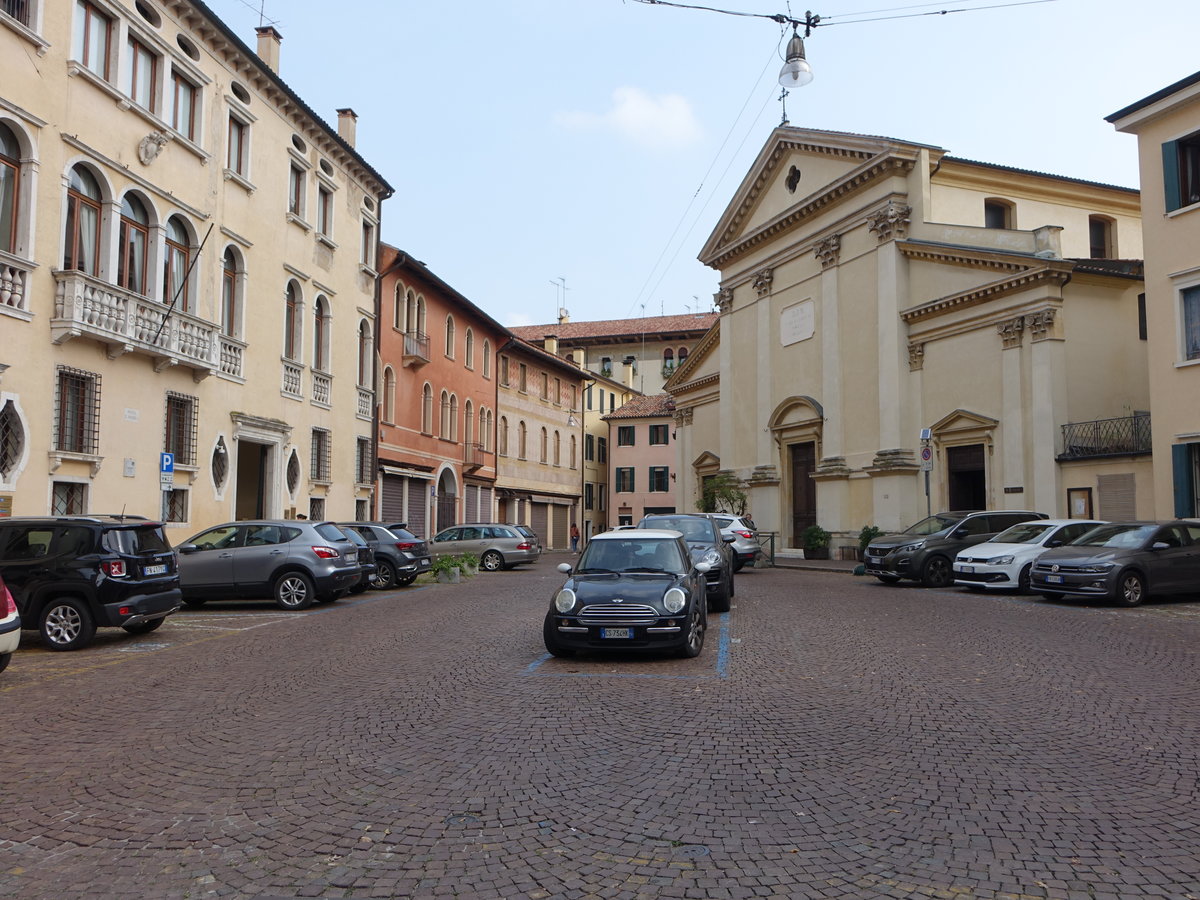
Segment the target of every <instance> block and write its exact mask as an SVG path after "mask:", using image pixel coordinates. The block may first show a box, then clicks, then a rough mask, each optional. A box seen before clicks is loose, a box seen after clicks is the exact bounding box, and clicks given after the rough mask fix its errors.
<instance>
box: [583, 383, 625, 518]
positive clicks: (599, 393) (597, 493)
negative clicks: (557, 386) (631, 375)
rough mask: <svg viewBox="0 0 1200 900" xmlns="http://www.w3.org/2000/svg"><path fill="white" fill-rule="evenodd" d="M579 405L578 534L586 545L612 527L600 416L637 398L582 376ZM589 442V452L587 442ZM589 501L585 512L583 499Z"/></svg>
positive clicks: (603, 424) (606, 438)
mask: <svg viewBox="0 0 1200 900" xmlns="http://www.w3.org/2000/svg"><path fill="white" fill-rule="evenodd" d="M585 377H586V378H587V380H586V381H585V382H584V384H583V389H582V394H581V402H582V406H583V432H584V437H583V441H584V445H583V446H584V451H583V485H584V487H583V490H584V500H583V503H582V512H581V513H580V517H581V520H580V523H579V530H580V534H581V536H582V537H583V539H584V540H585V541H586V540H587V539H588V538H590V537H591V536H592V535H593V534H599V533H600V532H602V531H607V530H608V529H609V528H611V527H612V526H613V525H614V524H615V523H616V516H615V514H614V513H613V512H612V485H611V484H610V483H609V480H608V456H609V434H608V422H607V421H606V420H605V419H604V416H606V415H608V414H609V413H611V412H613V411H614V410H616V409H619V408H620V407H621V406H623V405H624V404H625V403H626V402H627V401H628V400H629V399H630V398H631V397H635V396H640V395H639V394H637V393H636V392H635V391H633V390H632V389H630V388H629V387H628V386H627V385H623V384H619V383H617V382H615V381H612V380H610V379H606V378H600V377H598V376H596V375H595V374H594V373H593V374H591V375H585ZM589 436H590V438H591V451H590V454H589V450H588V446H589V444H588V438H589ZM589 485H590V492H591V497H592V503H591V508H590V509H589V508H588V504H587V496H588V492H589Z"/></svg>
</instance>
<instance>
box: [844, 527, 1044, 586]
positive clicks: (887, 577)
mask: <svg viewBox="0 0 1200 900" xmlns="http://www.w3.org/2000/svg"><path fill="white" fill-rule="evenodd" d="M1045 518H1048V516H1047V515H1046V514H1045V513H1039V512H1030V511H1029V510H1002V511H995V512H989V511H987V510H970V511H956V512H942V513H937V514H936V515H932V516H928V517H927V518H924V519H922V520H921V521H920V522H917V523H916V524H915V525H911V526H909V527H908V528H906V529H905V530H904V531H902V532H901V533H899V534H885V535H881V536H879V537H876V538H873V539H872V540H871V543H870V545H869V546H868V547H867V552H866V556H865V558H864V560H863V563H864V568H865V569H866V573H867V574H868V575H874V576H875V577H876V578H878V579H879V580H880V581H882V582H884V583H885V584H895V583H896V582H897V581H899V580H900V579H901V578H908V579H911V580H913V581H919V582H921V584H923V585H925V587H937V588H940V587H949V586H950V585H951V584H953V583H954V557H956V556H957V555H958V551H960V550H964V549H966V548H967V547H970V546H971V545H973V544H981V543H983V542H984V541H987V540H991V539H992V538H994V537H995V536H996V535H998V534H999V533H1000V532H1002V531H1004V530H1006V529H1008V528H1011V527H1012V526H1013V525H1019V524H1020V523H1022V522H1028V521H1030V520H1031V519H1045Z"/></svg>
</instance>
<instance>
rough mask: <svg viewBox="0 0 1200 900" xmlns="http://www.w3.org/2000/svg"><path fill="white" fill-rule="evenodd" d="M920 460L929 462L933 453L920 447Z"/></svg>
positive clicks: (926, 448)
mask: <svg viewBox="0 0 1200 900" xmlns="http://www.w3.org/2000/svg"><path fill="white" fill-rule="evenodd" d="M921 459H922V460H924V461H925V462H929V460H931V459H933V451H932V450H930V449H929V448H928V447H922V448H921Z"/></svg>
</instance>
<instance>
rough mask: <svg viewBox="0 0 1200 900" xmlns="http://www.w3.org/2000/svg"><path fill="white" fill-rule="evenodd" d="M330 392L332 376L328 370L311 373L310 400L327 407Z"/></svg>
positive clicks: (331, 389)
mask: <svg viewBox="0 0 1200 900" xmlns="http://www.w3.org/2000/svg"><path fill="white" fill-rule="evenodd" d="M332 394H333V376H332V375H330V374H329V373H328V372H317V371H314V372H313V373H312V402H313V403H315V404H317V405H318V406H324V407H326V408H328V407H329V400H330V396H331V395H332Z"/></svg>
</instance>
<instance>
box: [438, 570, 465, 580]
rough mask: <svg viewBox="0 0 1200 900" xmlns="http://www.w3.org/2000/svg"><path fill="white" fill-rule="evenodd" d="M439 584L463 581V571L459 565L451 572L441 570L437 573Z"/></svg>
mask: <svg viewBox="0 0 1200 900" xmlns="http://www.w3.org/2000/svg"><path fill="white" fill-rule="evenodd" d="M437 580H438V584H458V583H459V582H460V581H462V572H461V571H460V570H459V568H458V567H457V566H455V567H454V568H453V569H451V570H450V571H449V572H447V571H444V570H443V571H441V572H438V573H437Z"/></svg>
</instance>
